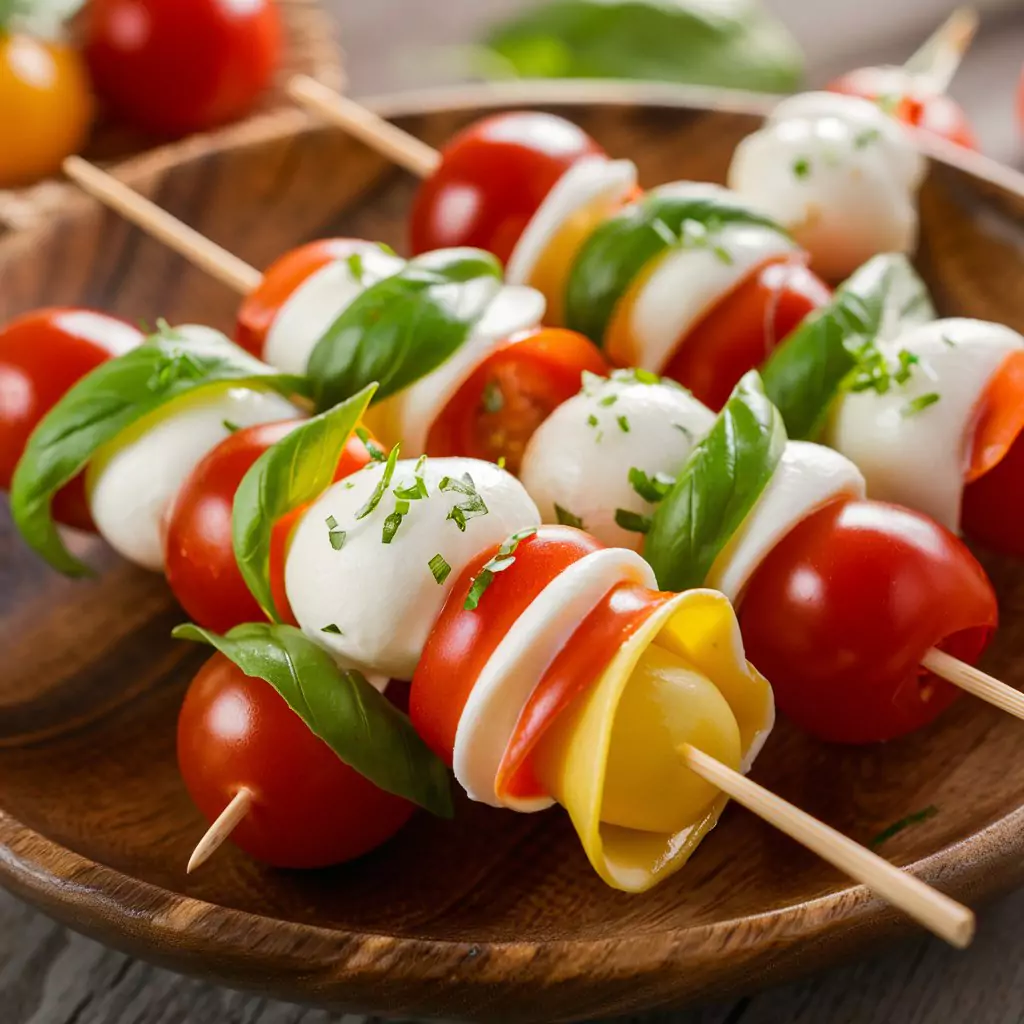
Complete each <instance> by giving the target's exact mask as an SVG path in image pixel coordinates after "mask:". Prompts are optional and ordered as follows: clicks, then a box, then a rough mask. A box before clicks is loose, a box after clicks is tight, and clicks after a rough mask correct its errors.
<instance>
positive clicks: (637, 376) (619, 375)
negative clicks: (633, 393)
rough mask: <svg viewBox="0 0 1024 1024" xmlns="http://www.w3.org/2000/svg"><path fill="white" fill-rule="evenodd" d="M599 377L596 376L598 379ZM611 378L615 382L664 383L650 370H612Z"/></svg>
mask: <svg viewBox="0 0 1024 1024" xmlns="http://www.w3.org/2000/svg"><path fill="white" fill-rule="evenodd" d="M600 379H601V378H598V380H600ZM611 380H613V381H615V382H616V383H617V384H665V383H668V382H667V381H663V380H662V379H661V377H659V376H658V375H657V374H656V373H652V372H651V371H650V370H640V369H635V368H634V369H628V370H614V371H612V375H611Z"/></svg>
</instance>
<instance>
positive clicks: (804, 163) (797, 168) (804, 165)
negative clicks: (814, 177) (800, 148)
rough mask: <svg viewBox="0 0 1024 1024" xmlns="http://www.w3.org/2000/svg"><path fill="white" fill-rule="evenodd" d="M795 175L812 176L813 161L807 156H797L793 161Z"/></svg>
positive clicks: (798, 176)
mask: <svg viewBox="0 0 1024 1024" xmlns="http://www.w3.org/2000/svg"><path fill="white" fill-rule="evenodd" d="M793 175H794V177H797V178H809V177H810V176H811V161H810V160H808V159H807V157H805V156H801V157H797V159H796V160H794V161H793Z"/></svg>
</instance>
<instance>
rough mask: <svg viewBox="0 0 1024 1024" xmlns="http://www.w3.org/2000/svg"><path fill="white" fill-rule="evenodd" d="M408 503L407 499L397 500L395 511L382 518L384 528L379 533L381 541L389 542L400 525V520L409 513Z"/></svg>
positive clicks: (383, 542)
mask: <svg viewBox="0 0 1024 1024" xmlns="http://www.w3.org/2000/svg"><path fill="white" fill-rule="evenodd" d="M410 507H411V506H410V504H409V502H408V501H403V500H401V499H400V500H398V501H396V502H395V511H394V512H392V513H391V515H389V516H388V517H387V518H386V519H385V520H384V530H383V533H382V534H381V543H382V544H390V543H391V542H392V541H393V540H394V539H395V534H396V533H398V528H399V527H400V526H401V525H402V520H403V519H404V518H405V517H406V516H407V515H408V514H409V509H410Z"/></svg>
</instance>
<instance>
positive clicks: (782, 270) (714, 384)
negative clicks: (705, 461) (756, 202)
mask: <svg viewBox="0 0 1024 1024" xmlns="http://www.w3.org/2000/svg"><path fill="white" fill-rule="evenodd" d="M831 298H832V292H831V290H830V289H829V287H828V286H827V285H826V284H825V283H824V282H823V281H822V280H821V279H820V278H819V277H817V275H815V274H814V273H813V272H812V271H811V270H810V269H809V268H808V267H807V265H806V263H805V262H804V261H803V259H797V258H794V259H791V260H786V261H784V262H775V263H768V264H766V265H765V266H763V267H761V268H760V269H759V270H757V271H756V272H754V273H753V274H751V275H750V276H749V277H748V278H747V279H746V280H745V281H743V282H742V283H741V284H740V285H739V286H738V287H737V288H735V289H734V290H733V291H732V292H730V293H729V294H728V295H726V296H725V297H724V298H723V299H722V300H721V301H719V302H718V303H716V304H715V306H714V308H712V309H711V311H710V312H709V313H708V314H707V315H706V316H704V317H703V318H702V319H701V321H700V322H699V323H698V324H697V325H696V326H695V327H694V328H693V329H692V330H691V331H690V332H689V333H688V334H687V335H686V337H685V338H683V339H682V342H681V344H680V345H679V347H678V349H677V350H676V352H675V355H673V357H672V359H671V360H670V361H669V364H668V366H667V367H666V368H665V372H664V376H666V377H670V378H671V379H672V380H676V381H679V383H680V384H682V385H683V386H684V387H687V388H689V389H690V390H691V391H692V392H693V394H694V397H695V398H698V399H699V400H700V401H702V402H703V403H704V404H705V405H707V406H709V407H710V408H712V409H715V410H718V409H721V408H722V406H723V405H725V403H726V401H728V398H729V395H730V394H731V393H732V389H733V388H734V387H735V386H736V384H737V383H738V382H739V379H740V378H741V377H742V376H743V374H745V373H746V372H747V371H748V370H755V369H757V368H759V367H760V366H761V364H762V363H763V362H764V361H765V360H766V359H767V358H768V356H769V355H770V354H771V352H772V350H773V349H774V348H775V347H776V346H777V345H778V344H780V343H781V342H782V341H784V340H785V338H786V337H787V336H788V335H789V334H790V332H792V331H793V330H794V329H795V328H796V327H798V326H799V325H800V324H801V323H802V322H803V320H804V318H805V317H806V316H807V315H808V314H809V313H812V312H814V310H816V309H818V308H819V307H820V306H823V305H825V304H826V303H827V302H829V301H830V300H831Z"/></svg>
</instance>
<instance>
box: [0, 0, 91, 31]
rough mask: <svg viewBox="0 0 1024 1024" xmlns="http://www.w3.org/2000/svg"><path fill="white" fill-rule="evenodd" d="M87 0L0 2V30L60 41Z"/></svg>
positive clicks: (9, 0) (0, 0) (2, 0)
mask: <svg viewBox="0 0 1024 1024" xmlns="http://www.w3.org/2000/svg"><path fill="white" fill-rule="evenodd" d="M84 4H85V0H0V27H3V28H5V29H7V30H8V31H10V32H24V33H26V34H27V35H30V36H35V37H36V38H38V39H59V38H60V37H61V34H62V32H63V27H64V22H66V21H68V20H69V19H70V18H71V17H72V16H73V15H75V14H77V13H78V11H79V10H80V9H81V8H82V7H83V6H84Z"/></svg>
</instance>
